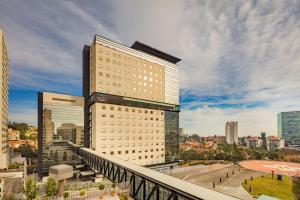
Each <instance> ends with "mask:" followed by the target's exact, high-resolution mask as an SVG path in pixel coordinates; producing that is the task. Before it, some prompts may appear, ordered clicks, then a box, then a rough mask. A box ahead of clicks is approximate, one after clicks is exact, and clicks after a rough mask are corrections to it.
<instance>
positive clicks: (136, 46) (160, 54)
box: [131, 41, 181, 64]
mask: <svg viewBox="0 0 300 200" xmlns="http://www.w3.org/2000/svg"><path fill="white" fill-rule="evenodd" d="M131 48H133V49H136V50H138V51H142V52H145V53H148V54H151V55H153V56H156V57H159V58H161V59H164V60H167V61H169V62H171V63H174V64H176V63H178V62H179V61H181V59H179V58H176V57H175V56H171V55H170V54H167V53H164V52H162V51H159V50H157V49H155V48H153V47H150V46H148V45H146V44H143V43H141V42H139V41H135V43H133V45H132V46H131Z"/></svg>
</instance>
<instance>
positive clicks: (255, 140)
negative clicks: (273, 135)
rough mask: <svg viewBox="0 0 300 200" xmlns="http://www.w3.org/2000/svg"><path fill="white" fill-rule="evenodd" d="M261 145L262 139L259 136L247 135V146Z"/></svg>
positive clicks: (255, 146) (257, 146)
mask: <svg viewBox="0 0 300 200" xmlns="http://www.w3.org/2000/svg"><path fill="white" fill-rule="evenodd" d="M261 146H262V139H260V138H259V137H251V136H250V137H248V138H247V147H249V148H259V147H261Z"/></svg>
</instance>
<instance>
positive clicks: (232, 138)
mask: <svg viewBox="0 0 300 200" xmlns="http://www.w3.org/2000/svg"><path fill="white" fill-rule="evenodd" d="M225 136H226V143H228V144H233V143H235V144H238V122H227V123H226V127H225Z"/></svg>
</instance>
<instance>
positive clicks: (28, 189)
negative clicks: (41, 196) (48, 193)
mask: <svg viewBox="0 0 300 200" xmlns="http://www.w3.org/2000/svg"><path fill="white" fill-rule="evenodd" d="M38 190H39V187H38V186H37V184H36V181H35V180H34V179H33V178H32V177H28V178H27V180H26V182H25V186H24V193H25V196H26V199H27V200H33V199H35V198H36V196H37V193H38Z"/></svg>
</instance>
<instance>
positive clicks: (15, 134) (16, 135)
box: [7, 128, 20, 140]
mask: <svg viewBox="0 0 300 200" xmlns="http://www.w3.org/2000/svg"><path fill="white" fill-rule="evenodd" d="M7 139H8V140H19V139H20V131H17V130H13V129H12V128H9V129H8V131H7Z"/></svg>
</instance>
